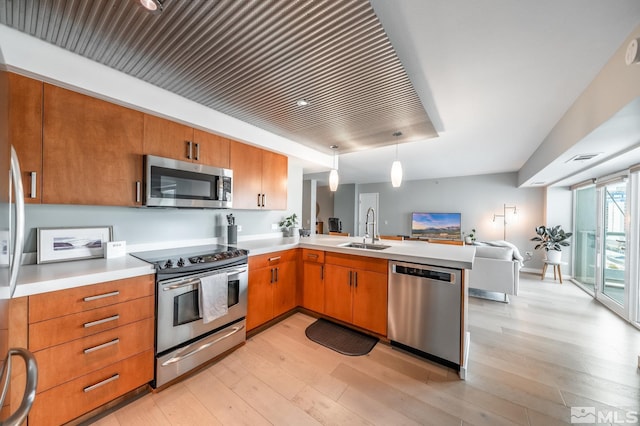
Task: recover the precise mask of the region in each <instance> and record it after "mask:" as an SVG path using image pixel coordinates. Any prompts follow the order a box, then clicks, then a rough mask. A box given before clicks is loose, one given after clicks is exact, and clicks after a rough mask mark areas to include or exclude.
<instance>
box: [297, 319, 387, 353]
mask: <svg viewBox="0 0 640 426" xmlns="http://www.w3.org/2000/svg"><path fill="white" fill-rule="evenodd" d="M305 334H306V335H307V337H308V338H309V339H311V340H313V341H314V342H316V343H319V344H321V345H322V346H326V347H327V348H329V349H333V350H334V351H336V352H340V353H341V354H344V355H350V356H360V355H366V354H368V353H369V352H370V351H371V349H373V347H374V346H375V345H376V343H378V340H379V339H377V338H376V337H372V336H368V335H366V334H364V333H360V332H358V331H355V330H351V329H350V328H347V327H343V326H341V325H338V324H335V323H332V322H331V321H327V320H324V319H319V320H317V321H316V322H314V323H313V324H311V325H310V326H309V327H307V329H306V330H305Z"/></svg>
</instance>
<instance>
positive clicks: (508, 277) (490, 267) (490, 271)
mask: <svg viewBox="0 0 640 426" xmlns="http://www.w3.org/2000/svg"><path fill="white" fill-rule="evenodd" d="M521 267H522V257H521V256H520V253H519V252H518V249H517V248H516V247H515V246H513V245H512V244H510V243H507V242H505V241H494V242H490V243H480V244H479V245H478V246H477V247H476V255H475V258H474V261H473V268H472V269H471V271H469V288H470V289H478V290H484V291H490V292H498V293H503V294H504V295H505V301H506V300H507V297H506V296H507V295H517V294H518V287H519V284H520V268H521Z"/></svg>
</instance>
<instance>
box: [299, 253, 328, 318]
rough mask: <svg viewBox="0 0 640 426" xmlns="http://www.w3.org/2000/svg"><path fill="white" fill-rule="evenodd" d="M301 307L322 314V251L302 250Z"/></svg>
mask: <svg viewBox="0 0 640 426" xmlns="http://www.w3.org/2000/svg"><path fill="white" fill-rule="evenodd" d="M302 268H303V273H302V279H303V287H302V306H303V307H305V308H307V309H309V310H312V311H315V312H318V313H321V314H323V313H324V251H322V250H313V249H307V248H303V249H302Z"/></svg>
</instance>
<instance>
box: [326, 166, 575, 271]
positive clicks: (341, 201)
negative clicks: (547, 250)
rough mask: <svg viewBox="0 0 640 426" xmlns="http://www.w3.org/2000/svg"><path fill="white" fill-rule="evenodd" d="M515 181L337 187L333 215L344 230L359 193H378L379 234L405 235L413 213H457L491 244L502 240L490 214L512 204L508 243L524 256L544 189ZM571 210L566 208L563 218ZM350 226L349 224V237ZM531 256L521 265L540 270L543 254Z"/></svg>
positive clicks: (499, 177)
mask: <svg viewBox="0 0 640 426" xmlns="http://www.w3.org/2000/svg"><path fill="white" fill-rule="evenodd" d="M517 178H518V175H517V173H516V172H513V173H499V174H489V175H479V176H464V177H455V178H446V179H428V180H416V181H405V182H402V186H401V187H400V188H393V187H392V186H391V184H390V183H389V182H385V183H376V184H360V185H357V186H356V185H352V186H350V185H340V187H339V188H338V192H336V199H335V200H336V201H335V207H334V211H335V212H336V215H339V216H340V217H341V218H343V217H344V219H343V228H345V223H346V221H345V219H346V218H348V217H351V218H353V217H354V211H355V209H356V205H357V204H356V203H355V200H357V197H358V194H360V193H369V192H377V193H379V195H380V197H379V203H380V211H379V212H378V219H377V220H378V224H379V232H380V234H382V235H396V234H402V235H408V234H410V231H411V213H412V212H414V211H419V212H460V213H461V214H462V228H463V231H465V232H467V231H470V230H471V229H472V228H475V229H476V231H477V232H476V235H477V238H478V241H490V240H501V239H502V238H503V227H502V222H501V220H502V218H498V219H497V222H495V223H494V222H492V219H493V215H494V214H502V212H503V205H504V204H507V205H516V206H517V208H518V215H517V217H516V218H515V219H514V220H513V221H511V222H510V223H508V224H507V240H508V241H510V242H512V243H513V244H515V245H516V246H517V247H518V248H519V249H520V251H521V252H522V255H523V256H524V255H525V253H526V252H527V251H533V247H534V244H533V243H532V242H531V241H529V239H530V238H531V237H533V236H534V235H535V233H534V229H535V227H536V226H539V225H541V224H543V223H544V222H543V217H544V208H545V204H544V190H543V189H541V188H518V187H517V186H516V183H517ZM352 189H353V190H354V191H353V192H352ZM339 195H342V196H341V197H339ZM563 208H564V207H563ZM570 208H571V206H570V205H569V206H568V210H567V214H568V215H570V211H571V210H570ZM338 212H340V213H338ZM508 213H509V212H508ZM352 220H353V219H352ZM354 225H355V224H354V223H349V230H350V232H352V233H353V229H354V228H355V227H354ZM533 255H534V257H533V259H532V260H531V261H530V262H527V264H526V265H525V266H526V267H527V268H533V269H541V268H542V258H543V256H542V253H533ZM568 270H569V269H567V271H568Z"/></svg>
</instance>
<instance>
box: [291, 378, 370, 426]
mask: <svg viewBox="0 0 640 426" xmlns="http://www.w3.org/2000/svg"><path fill="white" fill-rule="evenodd" d="M292 402H293V404H294V405H296V406H298V407H300V408H301V409H302V410H304V411H305V412H306V413H307V414H309V415H310V416H311V417H313V418H314V419H316V420H317V421H318V422H319V423H320V424H322V425H324V426H330V425H335V426H342V425H371V424H372V423H370V422H368V421H367V420H365V419H364V418H362V417H360V416H359V415H358V414H356V413H354V412H353V411H351V410H349V409H347V408H346V407H345V406H343V405H341V404H338V403H337V402H335V401H334V400H332V399H331V398H328V397H327V396H325V395H323V394H322V393H320V392H318V391H317V390H315V389H313V388H312V387H310V386H305V388H304V389H302V390H301V391H300V392H299V393H298V394H297V395H296V396H295V397H294V398H293V400H292Z"/></svg>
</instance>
